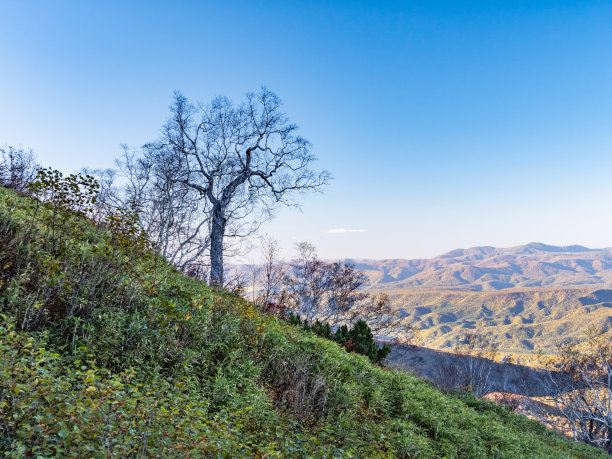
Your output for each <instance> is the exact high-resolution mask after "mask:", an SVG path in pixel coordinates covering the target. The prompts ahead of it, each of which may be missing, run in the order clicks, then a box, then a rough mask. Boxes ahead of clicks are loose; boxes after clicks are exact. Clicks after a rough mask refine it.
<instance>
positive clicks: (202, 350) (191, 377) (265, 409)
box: [0, 189, 607, 458]
mask: <svg viewBox="0 0 612 459" xmlns="http://www.w3.org/2000/svg"><path fill="white" fill-rule="evenodd" d="M123 223H125V221H124V219H123V217H122V216H121V215H114V216H112V217H111V218H107V219H106V220H104V221H102V222H101V223H99V224H98V225H96V226H94V225H92V224H90V223H89V222H88V221H86V220H85V219H83V218H81V217H80V216H79V215H76V214H73V213H67V212H65V211H59V210H58V208H45V207H42V206H39V205H37V204H36V202H34V201H32V200H30V199H26V198H20V197H17V196H15V195H14V194H13V193H11V192H9V191H7V190H5V189H0V269H1V271H0V310H1V314H2V321H1V325H0V450H2V451H3V452H4V453H5V455H6V456H7V457H39V456H41V457H45V456H47V457H48V456H61V457H66V456H72V457H78V456H80V457H149V456H150V457H162V456H163V457H185V456H187V457H202V456H204V457H207V456H208V457H245V456H254V457H512V458H516V457H551V458H560V457H585V458H587V457H589V458H590V457H607V456H605V455H604V454H603V453H602V452H600V451H598V450H595V449H592V448H590V447H587V446H585V445H578V444H574V443H571V442H570V441H568V440H566V439H564V438H562V437H561V436H559V435H558V434H556V433H554V432H550V431H548V430H547V429H545V428H544V427H542V426H540V425H539V424H537V423H536V422H533V421H530V420H528V419H526V418H523V417H520V416H517V415H514V414H513V413H512V412H511V411H509V410H508V409H505V408H502V407H499V406H496V405H493V404H492V403H490V402H486V401H480V400H476V399H474V398H471V397H468V396H465V397H462V398H458V397H452V396H446V395H443V394H441V393H440V392H438V391H436V390H435V389H434V388H433V387H431V386H430V385H429V384H427V383H425V382H424V381H422V380H419V379H417V378H415V377H413V376H411V375H409V374H404V373H400V372H396V371H388V370H385V369H383V368H380V367H375V366H373V365H372V364H371V363H370V362H369V360H368V359H367V357H363V356H358V355H354V354H348V353H346V352H345V351H344V350H343V349H342V348H340V347H339V346H338V345H336V344H335V343H333V342H331V341H328V340H323V339H319V338H317V337H315V336H314V335H312V334H309V333H304V332H301V331H300V330H299V329H297V328H294V327H291V326H289V325H287V324H286V323H284V322H283V321H280V320H278V319H276V318H273V317H269V316H263V315H261V314H260V313H259V312H258V311H257V310H255V309H254V308H253V307H252V306H251V305H250V304H249V303H247V302H245V301H244V300H243V299H241V298H240V297H239V296H238V295H236V294H231V293H228V292H224V291H221V290H213V289H211V288H209V287H207V286H206V285H204V284H202V283H200V282H197V281H195V280H193V279H189V278H186V277H185V276H183V275H182V274H181V273H179V272H177V271H176V270H175V269H173V268H172V267H170V266H168V265H166V264H165V263H164V262H163V261H162V260H160V259H159V258H158V257H156V256H155V255H154V254H153V253H152V252H150V251H148V250H147V248H146V247H145V244H143V243H142V241H141V239H139V237H138V234H136V233H135V232H134V231H132V229H131V227H130V225H129V224H123Z"/></svg>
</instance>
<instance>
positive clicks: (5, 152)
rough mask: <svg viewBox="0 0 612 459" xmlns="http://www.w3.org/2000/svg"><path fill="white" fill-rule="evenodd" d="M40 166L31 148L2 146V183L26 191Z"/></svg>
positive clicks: (0, 154) (0, 153)
mask: <svg viewBox="0 0 612 459" xmlns="http://www.w3.org/2000/svg"><path fill="white" fill-rule="evenodd" d="M39 168H40V166H39V165H38V163H37V162H36V158H35V157H34V153H33V152H32V150H30V149H27V150H26V149H23V148H14V147H11V146H4V147H1V148H0V185H2V186H4V187H6V188H12V189H13V190H16V191H21V192H24V191H26V187H27V185H28V184H30V183H32V182H33V181H34V177H35V175H36V171H37V170H38V169H39Z"/></svg>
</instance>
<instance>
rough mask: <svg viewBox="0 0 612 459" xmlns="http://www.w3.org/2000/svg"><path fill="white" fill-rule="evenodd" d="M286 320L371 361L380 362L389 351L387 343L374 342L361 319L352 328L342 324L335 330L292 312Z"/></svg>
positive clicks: (366, 325)
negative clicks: (310, 321)
mask: <svg viewBox="0 0 612 459" xmlns="http://www.w3.org/2000/svg"><path fill="white" fill-rule="evenodd" d="M287 320H288V322H289V323H290V324H291V325H296V326H299V327H302V329H303V330H305V331H311V332H313V333H314V334H315V335H317V336H320V337H321V338H325V339H329V340H332V341H335V342H336V343H338V344H340V345H341V346H344V348H345V349H346V350H347V351H348V352H355V353H356V354H361V355H365V356H367V357H368V358H369V359H370V360H371V361H372V362H373V363H382V362H383V360H385V359H386V358H387V356H388V355H389V353H390V352H391V347H389V345H388V344H384V345H382V346H379V345H378V344H376V341H374V335H372V330H371V329H370V327H369V325H368V324H367V322H365V321H363V320H358V321H357V322H356V323H355V325H353V327H352V328H349V327H348V326H346V325H342V326H340V327H338V328H337V329H336V331H335V332H334V331H332V328H331V326H330V325H329V324H328V323H321V322H320V321H318V320H316V321H315V322H313V323H309V322H308V320H307V319H304V320H302V319H300V316H298V315H297V314H294V313H289V316H288V318H287Z"/></svg>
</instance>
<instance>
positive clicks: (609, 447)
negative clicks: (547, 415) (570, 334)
mask: <svg viewBox="0 0 612 459" xmlns="http://www.w3.org/2000/svg"><path fill="white" fill-rule="evenodd" d="M559 351H560V352H559V358H558V359H557V360H552V361H550V362H549V364H548V370H549V371H548V383H549V386H550V387H551V388H552V393H553V395H552V397H551V399H552V401H553V402H554V405H555V407H556V409H557V414H558V416H557V417H556V418H555V419H554V420H555V421H556V422H555V423H553V427H555V428H556V429H557V430H560V431H566V432H567V431H570V432H571V435H572V437H573V438H574V440H575V441H582V442H585V443H588V444H590V445H594V446H598V447H600V448H603V449H604V450H605V451H606V452H608V453H609V454H611V455H612V340H611V339H610V335H609V334H608V333H606V330H605V329H602V330H593V331H591V332H590V333H589V336H588V340H587V341H586V342H585V343H583V344H580V343H578V342H577V341H574V340H568V341H566V342H564V343H562V344H561V345H560V347H559ZM559 370H561V372H562V373H563V375H564V377H559V376H558V371H559Z"/></svg>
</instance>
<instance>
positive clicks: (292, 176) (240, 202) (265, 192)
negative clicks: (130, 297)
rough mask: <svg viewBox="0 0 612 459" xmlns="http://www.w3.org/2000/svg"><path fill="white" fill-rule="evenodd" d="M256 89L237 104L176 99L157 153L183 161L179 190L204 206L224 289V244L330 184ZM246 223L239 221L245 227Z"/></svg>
mask: <svg viewBox="0 0 612 459" xmlns="http://www.w3.org/2000/svg"><path fill="white" fill-rule="evenodd" d="M280 106H281V101H280V99H279V98H278V97H277V96H276V95H275V94H274V93H272V92H271V91H269V90H267V89H265V88H263V89H262V90H261V91H260V92H259V93H257V94H252V93H251V94H247V97H246V101H245V102H244V103H243V104H241V105H239V106H236V105H234V104H232V102H230V101H229V100H228V99H227V98H225V97H217V98H215V99H213V101H212V102H211V103H210V104H207V105H202V104H200V105H198V106H194V105H191V104H189V103H188V102H187V99H186V98H185V97H184V96H183V95H181V94H180V93H175V100H174V104H173V105H172V107H171V110H172V116H171V118H170V119H169V120H168V122H167V123H166V126H165V127H164V130H163V136H162V139H161V140H160V141H159V142H158V143H159V148H162V147H163V148H166V149H168V150H170V151H172V152H173V154H174V155H175V156H180V157H181V161H182V167H183V169H182V178H181V180H182V182H181V183H182V184H184V185H186V186H187V187H189V188H191V189H192V190H194V191H195V192H196V193H197V194H198V195H199V197H200V198H201V199H203V200H206V202H207V205H208V206H210V210H209V211H210V233H209V235H210V244H211V247H210V257H211V283H213V284H217V285H222V283H223V240H224V238H226V237H227V235H228V234H240V235H248V234H252V232H254V231H255V230H256V229H257V227H258V226H259V224H261V222H262V221H263V220H265V219H267V218H270V217H271V215H272V212H273V209H274V208H275V207H276V206H277V205H279V204H284V205H295V202H294V201H293V197H294V196H295V195H296V194H300V193H303V192H306V191H310V190H318V189H320V188H321V187H322V186H323V185H325V184H326V183H327V182H328V181H329V174H328V173H327V172H326V171H319V172H315V171H313V170H312V169H311V164H312V163H313V162H314V161H315V157H314V156H313V155H312V154H311V153H310V144H309V143H308V141H306V140H304V139H303V138H301V137H299V136H298V135H297V134H296V132H297V126H296V125H295V124H292V123H290V122H289V120H288V119H287V117H286V116H285V115H284V114H283V113H282V112H281V111H280ZM247 221H248V223H246V224H245V222H247Z"/></svg>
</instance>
